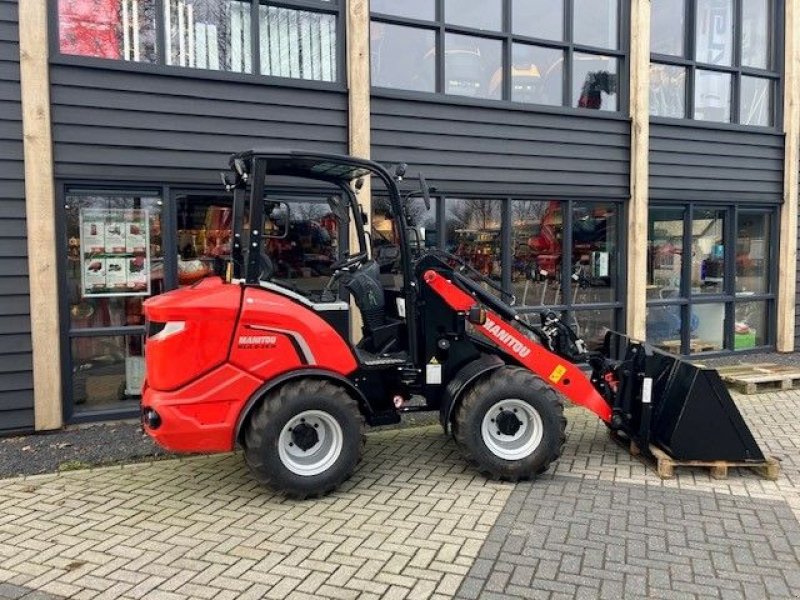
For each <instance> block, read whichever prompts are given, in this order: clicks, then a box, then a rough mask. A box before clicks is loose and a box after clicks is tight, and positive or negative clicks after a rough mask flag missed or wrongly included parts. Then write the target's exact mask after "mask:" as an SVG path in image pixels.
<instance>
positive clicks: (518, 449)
mask: <svg viewBox="0 0 800 600" xmlns="http://www.w3.org/2000/svg"><path fill="white" fill-rule="evenodd" d="M566 423H567V421H566V419H565V418H564V404H563V401H562V399H561V396H560V395H559V394H558V393H556V391H555V390H553V389H552V388H551V387H550V386H549V385H547V384H546V383H545V382H544V381H543V380H542V379H541V378H540V377H537V376H536V375H534V374H533V373H531V372H530V371H528V370H526V369H523V368H520V367H511V366H506V367H502V368H500V369H497V370H495V371H494V372H492V373H491V375H489V376H488V377H486V378H484V379H482V380H480V381H478V382H477V383H475V384H473V386H472V387H471V388H470V389H468V390H467V391H466V393H465V395H464V398H463V400H462V402H461V403H460V404H459V406H458V408H457V409H456V413H455V418H454V422H453V436H454V437H455V440H456V443H457V444H458V446H459V447H460V449H461V452H462V454H463V455H464V458H466V459H467V461H468V462H469V463H470V464H472V465H474V466H475V467H476V468H477V469H478V470H479V471H480V472H481V473H483V474H485V475H487V476H489V477H491V478H493V479H503V480H508V481H519V480H521V479H529V478H531V477H533V476H535V475H538V474H539V473H543V472H544V471H546V470H547V469H548V468H549V467H550V464H551V463H552V462H553V461H554V460H556V459H557V458H558V457H559V456H560V455H561V450H562V448H563V446H564V441H565V439H566V438H565V433H564V432H565V429H566Z"/></svg>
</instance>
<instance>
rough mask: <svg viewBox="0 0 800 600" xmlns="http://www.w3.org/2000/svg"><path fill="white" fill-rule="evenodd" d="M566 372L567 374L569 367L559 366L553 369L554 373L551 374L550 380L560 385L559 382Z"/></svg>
mask: <svg viewBox="0 0 800 600" xmlns="http://www.w3.org/2000/svg"><path fill="white" fill-rule="evenodd" d="M566 372H567V367H565V366H564V365H558V366H557V367H556V368H555V369H553V372H552V373H550V377H549V379H550V381H552V382H553V383H558V382H559V381H561V378H562V377H563V376H564V373H566Z"/></svg>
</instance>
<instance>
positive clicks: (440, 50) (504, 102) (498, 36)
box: [370, 0, 630, 119]
mask: <svg viewBox="0 0 800 600" xmlns="http://www.w3.org/2000/svg"><path fill="white" fill-rule="evenodd" d="M434 2H435V11H434V12H435V20H433V21H428V20H424V19H412V18H408V17H402V16H397V15H391V14H387V13H380V12H376V11H370V24H372V22H373V21H374V22H379V23H386V24H389V25H401V26H406V27H414V28H417V29H425V30H428V31H433V32H434V34H435V44H436V67H435V85H434V91H433V92H420V91H413V90H404V89H400V88H391V87H378V86H372V87H371V91H372V93H373V94H377V95H386V96H390V97H406V98H412V99H427V100H433V99H435V98H438V99H444V100H443V101H444V102H447V103H458V104H462V103H463V104H469V105H480V106H495V107H498V106H500V107H503V108H506V109H517V110H527V111H531V110H533V111H537V112H554V113H562V114H563V113H568V114H575V112H576V111H577V112H578V113H579V114H581V115H592V114H599V115H602V116H603V117H606V118H614V117H617V118H625V119H627V114H628V110H629V93H628V92H629V89H630V82H629V68H630V60H629V56H630V7H629V6H628V4H629V3H628V2H625V1H624V0H617V48H616V49H608V48H601V47H597V46H589V45H586V44H577V43H575V42H574V41H573V37H574V35H573V14H574V3H575V0H564V40H562V41H557V40H548V39H542V38H536V37H530V36H525V35H521V34H515V33H513V23H512V13H513V7H512V3H513V0H500V2H501V7H502V31H490V30H485V29H476V28H473V27H465V26H462V25H453V24H449V23H446V22H445V0H434ZM448 33H454V34H458V35H467V36H472V37H478V38H483V39H489V40H497V41H500V42H501V43H502V63H501V69H502V72H503V84H502V94H501V99H499V100H492V99H487V98H473V97H469V96H459V95H456V94H447V93H445V92H444V89H445V69H444V67H445V53H444V48H445V36H446V34H448ZM514 44H523V45H528V46H531V45H533V46H539V47H542V48H548V49H555V50H560V51H562V52H563V53H564V66H563V75H562V77H563V79H562V95H563V101H562V104H561V106H552V105H546V104H535V103H531V102H518V101H514V100H511V92H512V78H511V65H512V63H513V49H514ZM576 52H577V53H585V54H592V55H595V56H610V57H612V58H615V59H617V61H618V62H617V65H618V67H617V82H618V83H617V86H618V87H617V109H616V110H614V111H606V110H599V109H590V108H580V107H573V106H572V92H573V85H572V77H573V74H574V69H573V63H574V55H575V53H576Z"/></svg>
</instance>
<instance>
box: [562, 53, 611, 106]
mask: <svg viewBox="0 0 800 600" xmlns="http://www.w3.org/2000/svg"><path fill="white" fill-rule="evenodd" d="M618 62H619V61H618V60H617V59H616V58H613V57H611V56H602V55H598V54H584V53H581V52H575V53H574V54H573V69H572V70H573V73H572V106H573V107H580V108H591V109H595V110H606V111H615V110H617V108H618V104H617V87H618V78H617V67H618Z"/></svg>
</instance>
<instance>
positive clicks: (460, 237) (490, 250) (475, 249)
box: [444, 198, 502, 282]
mask: <svg viewBox="0 0 800 600" xmlns="http://www.w3.org/2000/svg"><path fill="white" fill-rule="evenodd" d="M444 229H445V244H446V249H447V251H448V252H450V253H452V254H455V255H457V256H459V257H460V258H461V259H463V260H464V261H465V262H466V263H467V264H468V265H470V266H471V267H472V268H474V269H475V270H477V271H478V272H479V273H481V274H482V275H484V276H486V277H490V278H491V279H494V280H496V281H498V282H500V278H501V244H502V239H501V238H502V236H501V232H500V202H499V201H497V200H482V199H477V198H469V199H460V198H447V199H446V200H445V223H444Z"/></svg>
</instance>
